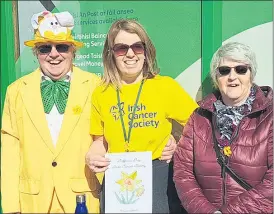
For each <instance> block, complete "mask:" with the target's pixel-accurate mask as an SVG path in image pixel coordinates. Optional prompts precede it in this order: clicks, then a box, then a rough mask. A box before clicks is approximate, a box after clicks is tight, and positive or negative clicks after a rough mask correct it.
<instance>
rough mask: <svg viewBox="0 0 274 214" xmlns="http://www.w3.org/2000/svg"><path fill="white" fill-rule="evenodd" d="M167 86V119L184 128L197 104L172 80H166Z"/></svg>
mask: <svg viewBox="0 0 274 214" xmlns="http://www.w3.org/2000/svg"><path fill="white" fill-rule="evenodd" d="M167 85H168V94H167V103H166V104H167V118H169V119H173V120H176V121H177V122H178V123H180V124H181V125H183V126H184V125H185V124H186V123H187V121H188V118H189V117H190V115H191V114H192V112H193V111H194V110H195V109H196V108H197V107H198V104H197V103H196V102H195V100H193V99H192V98H191V96H190V95H189V94H188V93H187V92H186V91H185V90H184V89H183V87H182V86H181V85H180V84H179V83H178V82H176V81H175V80H174V79H172V78H168V83H167Z"/></svg>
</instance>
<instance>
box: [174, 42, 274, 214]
mask: <svg viewBox="0 0 274 214" xmlns="http://www.w3.org/2000/svg"><path fill="white" fill-rule="evenodd" d="M256 71H257V63H256V58H255V54H254V52H253V51H252V50H251V49H250V47H249V46H247V45H245V44H241V43H237V42H233V43H227V44H225V45H224V46H222V47H220V48H219V49H218V50H217V51H216V53H215V54H214V56H213V58H212V61H211V71H210V72H211V77H212V80H213V82H214V85H215V87H216V89H217V90H216V91H215V92H214V93H212V94H210V95H208V96H207V97H206V98H205V99H203V100H202V101H201V102H200V108H199V109H197V110H196V111H195V112H194V114H192V116H191V118H190V120H189V122H188V124H187V125H186V126H185V128H184V131H183V136H182V138H181V139H180V142H179V144H178V147H177V151H176V152H175V155H174V181H175V184H176V188H177V191H178V194H179V197H180V199H181V202H182V204H183V206H184V207H185V208H186V210H187V211H188V212H189V213H221V212H223V213H272V212H273V91H272V89H271V88H270V87H267V86H262V87H259V86H257V85H256V84H255V83H254V77H255V74H256ZM212 145H214V146H212Z"/></svg>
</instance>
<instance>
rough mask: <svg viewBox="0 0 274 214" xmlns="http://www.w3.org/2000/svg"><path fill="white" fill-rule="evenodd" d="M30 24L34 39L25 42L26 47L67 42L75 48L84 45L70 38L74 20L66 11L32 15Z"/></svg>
mask: <svg viewBox="0 0 274 214" xmlns="http://www.w3.org/2000/svg"><path fill="white" fill-rule="evenodd" d="M31 24H32V27H33V28H34V39H33V40H28V41H25V42H24V44H25V45H26V46H29V47H34V46H35V45H36V44H37V43H48V42H55V43H64V42H66V43H67V42H69V43H72V44H73V45H74V46H76V47H77V48H80V47H82V46H83V45H84V44H83V43H82V42H80V41H76V40H74V38H73V37H72V35H71V30H72V29H73V27H74V19H73V17H72V15H71V14H70V13H69V12H67V11H65V12H61V13H51V12H49V11H44V12H41V13H37V14H34V15H33V16H32V18H31Z"/></svg>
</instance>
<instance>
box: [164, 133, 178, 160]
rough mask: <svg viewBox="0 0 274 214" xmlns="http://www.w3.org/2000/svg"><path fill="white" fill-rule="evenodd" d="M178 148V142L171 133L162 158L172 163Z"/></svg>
mask: <svg viewBox="0 0 274 214" xmlns="http://www.w3.org/2000/svg"><path fill="white" fill-rule="evenodd" d="M176 148H177V143H176V141H175V139H174V137H173V136H172V135H170V138H169V140H168V142H167V144H166V146H165V148H164V150H163V152H162V156H161V158H160V160H164V161H166V162H167V163H170V161H171V159H172V156H173V154H174V152H175V149H176Z"/></svg>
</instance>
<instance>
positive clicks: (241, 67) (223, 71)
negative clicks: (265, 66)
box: [217, 65, 250, 76]
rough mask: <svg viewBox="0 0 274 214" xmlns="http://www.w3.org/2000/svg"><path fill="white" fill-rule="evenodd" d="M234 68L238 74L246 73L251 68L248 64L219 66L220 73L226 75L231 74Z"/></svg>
mask: <svg viewBox="0 0 274 214" xmlns="http://www.w3.org/2000/svg"><path fill="white" fill-rule="evenodd" d="M232 68H234V70H235V71H236V73H237V74H241V75H244V74H246V72H247V71H248V69H250V67H249V66H247V65H237V66H235V67H229V66H220V67H218V68H217V71H218V72H219V74H220V75H222V76H226V75H228V74H230V72H231V69H232Z"/></svg>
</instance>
